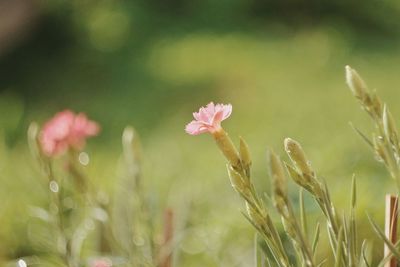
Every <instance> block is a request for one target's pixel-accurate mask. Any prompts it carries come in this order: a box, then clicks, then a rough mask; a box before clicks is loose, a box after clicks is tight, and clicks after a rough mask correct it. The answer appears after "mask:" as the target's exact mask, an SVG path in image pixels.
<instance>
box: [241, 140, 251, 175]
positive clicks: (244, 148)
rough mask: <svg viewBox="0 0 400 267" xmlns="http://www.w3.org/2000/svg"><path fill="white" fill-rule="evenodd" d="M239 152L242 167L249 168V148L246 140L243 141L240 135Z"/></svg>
mask: <svg viewBox="0 0 400 267" xmlns="http://www.w3.org/2000/svg"><path fill="white" fill-rule="evenodd" d="M239 154H240V159H241V160H242V164H243V165H244V167H245V168H249V167H250V166H251V156H250V150H249V146H248V145H247V143H246V141H244V139H243V138H242V137H240V145H239Z"/></svg>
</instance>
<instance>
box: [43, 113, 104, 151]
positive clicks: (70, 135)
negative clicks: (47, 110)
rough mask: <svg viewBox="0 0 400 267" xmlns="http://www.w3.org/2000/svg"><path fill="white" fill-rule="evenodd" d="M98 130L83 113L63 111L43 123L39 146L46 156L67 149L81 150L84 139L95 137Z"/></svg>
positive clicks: (95, 124) (94, 123)
mask: <svg viewBox="0 0 400 267" xmlns="http://www.w3.org/2000/svg"><path fill="white" fill-rule="evenodd" d="M99 130H100V128H99V126H98V124H97V123H96V122H94V121H91V120H89V119H88V118H87V117H86V115H85V114H84V113H79V114H75V113H73V112H72V111H70V110H64V111H62V112H59V113H57V114H56V115H55V116H54V117H53V118H52V119H50V120H49V121H48V122H46V123H45V125H44V127H43V129H42V132H41V135H40V144H41V147H42V150H43V152H44V153H45V154H46V155H48V156H56V155H59V154H62V153H64V152H65V151H67V150H68V149H69V148H74V149H77V150H80V149H82V148H83V147H84V146H85V143H86V138H88V137H90V136H95V135H97V134H98V132H99Z"/></svg>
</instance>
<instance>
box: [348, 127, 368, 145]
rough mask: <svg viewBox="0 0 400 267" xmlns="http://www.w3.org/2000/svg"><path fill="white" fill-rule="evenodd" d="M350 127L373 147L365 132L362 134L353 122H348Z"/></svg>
mask: <svg viewBox="0 0 400 267" xmlns="http://www.w3.org/2000/svg"><path fill="white" fill-rule="evenodd" d="M349 124H350V127H351V128H352V129H353V130H354V131H355V132H356V133H357V134H358V135H359V136H360V137H361V139H363V140H364V141H365V142H366V143H367V144H368V145H369V146H370V147H371V148H374V145H373V143H372V142H371V141H370V140H369V139H368V137H367V136H365V134H363V133H362V132H361V131H360V130H359V129H358V128H357V127H355V126H354V125H353V123H351V122H349Z"/></svg>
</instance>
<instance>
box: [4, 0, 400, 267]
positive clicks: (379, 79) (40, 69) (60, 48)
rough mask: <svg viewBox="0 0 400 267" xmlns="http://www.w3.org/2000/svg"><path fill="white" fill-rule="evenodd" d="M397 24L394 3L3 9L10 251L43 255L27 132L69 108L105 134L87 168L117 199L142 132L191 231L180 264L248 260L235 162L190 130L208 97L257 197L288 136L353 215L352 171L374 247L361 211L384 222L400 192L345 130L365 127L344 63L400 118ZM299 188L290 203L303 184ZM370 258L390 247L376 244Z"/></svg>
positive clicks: (48, 2)
mask: <svg viewBox="0 0 400 267" xmlns="http://www.w3.org/2000/svg"><path fill="white" fill-rule="evenodd" d="M399 17H400V4H399V3H398V1H394V0H356V1H346V0H336V1H332V0H323V1H320V0H311V1H310V0H281V1H273V0H264V1H262V0H232V1H204V0H192V1H183V0H132V1H118V0H114V1H110V0H107V1H106V0H98V1H95V0H69V1H66V0H65V1H63V0H42V1H39V0H37V1H34V0H0V137H1V138H0V183H1V184H0V240H1V242H0V257H2V258H7V259H14V258H18V257H20V256H24V255H30V254H34V253H35V247H33V246H31V245H30V242H29V240H28V231H29V227H28V226H29V222H30V218H29V214H28V213H29V212H28V210H29V208H28V207H29V206H31V205H40V204H41V203H43V201H44V200H43V199H45V196H44V195H45V193H44V192H43V189H41V188H40V186H38V185H37V183H38V179H40V175H39V174H38V172H37V169H36V168H35V164H34V162H33V160H32V159H31V157H30V154H29V151H28V148H27V142H26V131H27V127H28V125H29V123H30V122H31V121H33V120H35V121H37V122H39V123H43V122H44V121H45V120H46V119H48V118H49V117H51V116H52V115H53V114H54V113H55V112H57V111H60V110H63V109H65V108H70V109H73V110H75V111H82V112H86V113H87V114H88V116H89V117H91V118H93V119H94V120H96V121H98V122H99V123H100V124H101V126H102V132H101V135H100V136H99V137H96V138H93V139H92V140H90V141H89V144H88V146H87V151H88V153H89V155H90V159H91V161H90V164H89V166H88V167H87V171H88V173H89V174H90V177H91V179H92V181H93V183H94V184H96V186H97V188H98V189H99V190H101V191H104V192H107V193H109V194H112V192H113V191H114V189H115V184H116V183H115V177H116V176H117V174H118V167H117V166H118V161H119V155H120V151H121V148H120V136H121V133H122V130H123V128H124V126H125V125H128V124H130V125H133V126H134V127H135V128H136V130H137V131H138V132H139V133H140V135H141V139H142V143H143V150H144V178H143V183H144V186H145V189H146V191H147V193H148V194H149V195H150V196H151V199H152V201H153V202H154V203H156V205H158V206H159V208H160V209H163V208H165V207H167V206H169V207H172V208H173V209H174V210H175V213H176V220H177V221H178V223H181V225H185V227H184V228H183V227H182V229H181V231H180V232H179V242H178V244H177V246H176V248H175V251H176V256H177V258H176V264H177V266H187V267H190V266H250V264H251V263H252V261H253V255H252V253H253V251H252V243H253V234H254V231H253V229H252V228H251V226H250V225H249V224H248V223H247V222H246V220H245V219H244V218H243V216H242V215H241V214H240V210H241V209H243V205H242V204H243V203H242V201H241V200H240V199H239V198H238V197H237V196H236V194H235V193H234V192H233V190H232V188H231V186H230V184H229V181H228V178H227V174H226V170H225V165H224V164H225V160H224V159H223V157H222V156H221V154H220V153H219V152H218V151H217V149H216V147H215V144H214V143H213V140H212V138H210V136H207V135H202V136H197V137H192V136H189V135H187V134H186V133H185V132H184V126H185V124H186V123H188V122H189V121H190V120H191V113H192V112H193V111H195V110H197V109H198V108H199V107H200V106H202V105H205V104H207V103H208V102H210V101H215V102H222V103H231V104H232V105H233V114H232V116H231V118H230V119H229V120H228V121H226V122H224V127H225V129H226V130H227V131H228V132H229V133H230V135H231V136H232V138H233V139H234V140H235V141H238V136H239V135H240V136H243V137H244V138H245V139H246V140H247V142H248V144H249V146H250V149H251V152H252V156H253V162H254V163H253V164H254V165H253V166H254V167H253V177H254V179H255V181H256V184H257V187H258V189H259V191H260V192H262V191H265V192H269V191H270V183H269V178H268V170H267V167H266V150H267V148H273V149H274V150H275V151H276V152H278V153H280V154H281V155H282V156H284V153H283V148H282V141H283V139H284V138H285V137H287V136H290V137H292V138H295V139H297V140H299V141H300V142H301V143H302V144H303V146H304V148H305V150H306V151H307V152H308V154H309V157H310V158H311V160H312V164H313V166H314V167H315V169H316V170H318V172H319V173H320V175H321V176H322V177H324V178H325V179H326V180H327V182H328V184H329V187H330V189H331V191H332V194H333V199H334V201H336V203H337V208H338V211H339V212H342V211H343V210H346V212H348V209H347V208H348V207H349V191H350V180H351V176H352V175H353V174H356V177H357V179H358V196H359V213H358V215H357V216H358V218H359V224H360V229H361V233H360V236H362V235H364V236H368V237H371V239H372V237H373V233H372V229H371V227H370V225H369V224H368V222H367V220H366V214H365V211H366V210H367V211H368V212H369V213H371V214H372V215H373V216H375V217H376V219H377V221H378V222H379V223H380V224H381V225H382V222H383V210H384V208H383V205H384V194H385V193H386V192H394V191H395V189H394V182H392V181H390V179H389V178H388V175H387V173H386V172H385V170H384V168H383V166H382V165H381V164H379V163H377V162H376V161H375V160H374V158H373V155H372V152H371V151H370V150H369V149H368V148H367V146H366V145H365V144H364V143H363V141H362V140H361V139H360V138H359V137H357V136H356V134H355V133H354V132H353V131H352V129H351V127H350V126H349V122H350V121H351V122H354V124H355V125H357V126H358V127H359V128H360V129H362V130H363V131H365V132H366V133H369V132H370V130H371V126H370V123H369V121H368V118H367V116H366V115H365V114H364V113H363V112H362V111H361V110H360V108H359V105H358V104H357V103H356V101H355V100H354V99H353V97H352V95H351V93H350V91H349V90H348V89H347V87H346V85H345V82H344V66H345V65H346V64H349V65H351V66H352V67H354V68H356V69H357V70H358V71H359V72H360V73H361V74H362V76H363V77H364V78H365V80H366V81H367V82H368V83H369V85H370V87H371V88H377V91H378V94H379V95H380V96H381V97H382V98H383V99H384V100H385V101H386V102H387V104H388V105H389V106H390V108H391V110H392V113H393V114H394V116H395V118H400V105H398V100H399V99H400V91H399V88H398V84H400V75H399V74H398V73H399V71H400V48H399V44H400V20H399V19H398V18H399ZM284 158H285V157H284ZM285 159H286V158H285ZM291 193H292V195H293V200H294V202H296V201H297V189H296V187H295V186H293V187H291ZM306 200H307V205H308V211H309V212H310V214H312V216H313V217H314V218H320V217H321V215H320V212H319V210H318V209H317V207H316V206H315V205H314V204H313V201H312V199H310V198H307V199H306ZM276 220H277V222H278V223H279V219H278V218H277V217H276ZM311 226H314V224H313V223H311ZM324 242H325V241H324ZM327 249H328V246H327V245H321V247H320V249H319V253H320V254H321V255H328V254H329V253H328V250H327ZM374 251H375V255H377V256H378V255H381V253H382V244H381V243H379V242H378V241H376V243H375V246H374Z"/></svg>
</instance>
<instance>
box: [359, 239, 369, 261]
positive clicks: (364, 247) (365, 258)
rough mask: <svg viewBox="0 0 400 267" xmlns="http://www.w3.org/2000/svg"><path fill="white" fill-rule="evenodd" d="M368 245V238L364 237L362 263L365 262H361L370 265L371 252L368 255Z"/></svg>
mask: <svg viewBox="0 0 400 267" xmlns="http://www.w3.org/2000/svg"><path fill="white" fill-rule="evenodd" d="M367 246H368V244H367V240H365V239H364V241H363V242H362V245H361V256H360V263H363V264H361V266H365V267H370V266H371V265H370V264H369V259H368V258H370V256H371V254H369V255H366V253H368V251H367V249H368V247H367Z"/></svg>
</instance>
